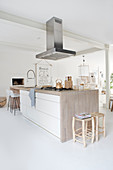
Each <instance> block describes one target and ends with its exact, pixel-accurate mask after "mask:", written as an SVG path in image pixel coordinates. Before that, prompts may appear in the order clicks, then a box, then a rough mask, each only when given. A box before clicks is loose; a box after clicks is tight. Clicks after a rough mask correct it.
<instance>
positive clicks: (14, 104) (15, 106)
mask: <svg viewBox="0 0 113 170" xmlns="http://www.w3.org/2000/svg"><path fill="white" fill-rule="evenodd" d="M15 112H16V97H15V98H14V116H15Z"/></svg>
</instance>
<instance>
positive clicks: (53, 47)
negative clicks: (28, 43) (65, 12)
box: [36, 17, 76, 60]
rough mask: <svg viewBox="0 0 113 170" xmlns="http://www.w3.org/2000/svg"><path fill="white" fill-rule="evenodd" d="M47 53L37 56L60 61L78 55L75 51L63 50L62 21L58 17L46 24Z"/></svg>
mask: <svg viewBox="0 0 113 170" xmlns="http://www.w3.org/2000/svg"><path fill="white" fill-rule="evenodd" d="M46 45H47V47H46V48H47V51H45V52H43V53H40V54H37V55H36V58H38V59H48V60H59V59H63V58H67V57H70V56H73V55H76V52H75V51H70V50H66V49H63V31H62V20H61V19H59V18H56V17H53V18H51V19H50V20H49V21H47V22H46Z"/></svg>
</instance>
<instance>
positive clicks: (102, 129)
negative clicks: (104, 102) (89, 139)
mask: <svg viewBox="0 0 113 170" xmlns="http://www.w3.org/2000/svg"><path fill="white" fill-rule="evenodd" d="M91 115H92V116H94V121H95V124H96V129H95V130H96V141H98V138H99V134H103V136H104V137H105V115H104V114H103V113H98V112H94V113H91ZM100 119H102V126H101V125H100Z"/></svg>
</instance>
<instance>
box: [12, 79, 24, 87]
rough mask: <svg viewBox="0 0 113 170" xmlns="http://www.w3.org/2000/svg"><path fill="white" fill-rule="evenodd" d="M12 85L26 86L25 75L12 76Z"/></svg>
mask: <svg viewBox="0 0 113 170" xmlns="http://www.w3.org/2000/svg"><path fill="white" fill-rule="evenodd" d="M11 86H24V78H23V77H12V78H11Z"/></svg>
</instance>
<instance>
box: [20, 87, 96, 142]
mask: <svg viewBox="0 0 113 170" xmlns="http://www.w3.org/2000/svg"><path fill="white" fill-rule="evenodd" d="M35 100H36V106H35V107H34V108H33V107H31V101H30V98H29V89H26V88H22V89H21V88H20V109H21V112H22V114H23V116H24V117H26V118H27V119H29V120H30V121H32V122H34V123H35V124H37V125H39V126H40V127H42V128H43V129H45V130H47V131H48V132H50V133H52V134H53V135H55V136H56V137H58V138H59V139H60V141H61V142H65V141H68V140H70V139H72V117H73V116H74V115H75V114H76V113H81V112H88V113H91V112H98V111H99V94H98V90H82V91H81V90H69V91H49V90H36V91H35Z"/></svg>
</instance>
